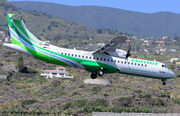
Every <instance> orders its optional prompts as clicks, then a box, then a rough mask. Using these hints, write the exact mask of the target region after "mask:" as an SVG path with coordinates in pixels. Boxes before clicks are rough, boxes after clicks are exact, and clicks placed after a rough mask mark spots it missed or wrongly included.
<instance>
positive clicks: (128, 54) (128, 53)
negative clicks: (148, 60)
mask: <svg viewBox="0 0 180 116" xmlns="http://www.w3.org/2000/svg"><path fill="white" fill-rule="evenodd" d="M130 51H131V44H130V43H129V49H128V51H127V55H126V59H127V58H128V57H129V56H131V54H130Z"/></svg>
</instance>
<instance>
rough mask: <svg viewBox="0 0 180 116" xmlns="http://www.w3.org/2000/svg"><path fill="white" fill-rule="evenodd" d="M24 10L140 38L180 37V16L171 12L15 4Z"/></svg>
mask: <svg viewBox="0 0 180 116" xmlns="http://www.w3.org/2000/svg"><path fill="white" fill-rule="evenodd" d="M11 3H12V4H13V5H15V6H16V7H19V8H21V9H23V10H36V11H38V12H45V13H47V14H49V15H52V16H55V17H59V18H63V19H65V20H68V21H73V22H76V23H80V24H84V25H86V26H87V27H89V28H91V29H93V28H103V29H111V30H118V31H121V32H126V33H129V34H133V35H136V36H145V37H162V36H169V37H174V35H175V34H176V35H180V32H179V30H180V23H179V21H180V14H175V13H171V12H158V13H152V14H147V13H140V12H133V11H127V10H122V9H115V8H109V7H98V6H76V7H74V6H67V5H61V4H54V3H46V2H30V1H26V2H23V1H22V2H11Z"/></svg>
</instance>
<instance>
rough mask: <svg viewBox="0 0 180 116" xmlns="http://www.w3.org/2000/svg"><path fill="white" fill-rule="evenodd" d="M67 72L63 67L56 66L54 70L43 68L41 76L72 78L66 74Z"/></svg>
mask: <svg viewBox="0 0 180 116" xmlns="http://www.w3.org/2000/svg"><path fill="white" fill-rule="evenodd" d="M67 74H68V72H66V68H65V67H56V69H55V70H44V72H43V73H41V76H44V77H46V78H48V79H49V78H53V77H57V78H66V79H72V78H73V76H67Z"/></svg>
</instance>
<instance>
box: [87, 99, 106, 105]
mask: <svg viewBox="0 0 180 116" xmlns="http://www.w3.org/2000/svg"><path fill="white" fill-rule="evenodd" d="M88 106H91V107H97V106H101V107H107V106H108V103H107V101H106V100H104V99H100V98H97V99H96V100H95V101H94V102H90V103H88Z"/></svg>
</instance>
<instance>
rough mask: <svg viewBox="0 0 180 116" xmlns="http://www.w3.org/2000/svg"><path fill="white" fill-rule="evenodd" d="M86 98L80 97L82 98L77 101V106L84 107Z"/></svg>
mask: <svg viewBox="0 0 180 116" xmlns="http://www.w3.org/2000/svg"><path fill="white" fill-rule="evenodd" d="M86 102H87V101H86V100H85V99H80V100H77V101H76V106H77V107H78V108H80V107H84V106H86Z"/></svg>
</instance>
